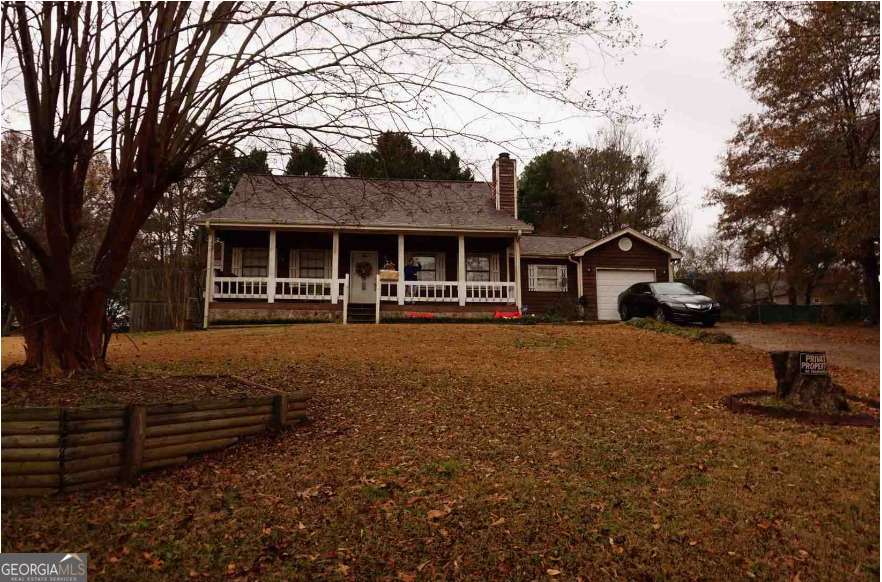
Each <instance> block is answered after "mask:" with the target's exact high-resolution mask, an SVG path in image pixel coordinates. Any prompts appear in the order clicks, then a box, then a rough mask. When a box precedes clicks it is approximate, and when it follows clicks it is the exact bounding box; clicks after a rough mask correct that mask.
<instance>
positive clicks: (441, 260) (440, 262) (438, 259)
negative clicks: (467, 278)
mask: <svg viewBox="0 0 882 582" xmlns="http://www.w3.org/2000/svg"><path fill="white" fill-rule="evenodd" d="M435 280H436V281H446V280H447V257H446V255H445V254H444V253H435Z"/></svg>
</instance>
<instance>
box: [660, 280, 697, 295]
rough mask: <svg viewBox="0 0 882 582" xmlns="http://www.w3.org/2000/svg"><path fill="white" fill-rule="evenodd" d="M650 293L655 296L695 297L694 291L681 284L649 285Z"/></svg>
mask: <svg viewBox="0 0 882 582" xmlns="http://www.w3.org/2000/svg"><path fill="white" fill-rule="evenodd" d="M649 286H650V287H651V288H652V292H653V293H655V294H657V295H695V294H696V293H695V290H694V289H692V287H690V286H689V285H684V284H683V283H650V285H649Z"/></svg>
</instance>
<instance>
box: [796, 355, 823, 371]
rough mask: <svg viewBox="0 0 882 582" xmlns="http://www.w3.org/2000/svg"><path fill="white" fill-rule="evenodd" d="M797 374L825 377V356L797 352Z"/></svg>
mask: <svg viewBox="0 0 882 582" xmlns="http://www.w3.org/2000/svg"><path fill="white" fill-rule="evenodd" d="M799 373H800V374H805V375H807V376H826V375H827V354H826V353H824V352H799Z"/></svg>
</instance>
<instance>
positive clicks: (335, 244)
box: [331, 230, 340, 305]
mask: <svg viewBox="0 0 882 582" xmlns="http://www.w3.org/2000/svg"><path fill="white" fill-rule="evenodd" d="M332 236H333V238H332V239H331V303H333V304H334V305H336V304H337V301H338V300H339V298H340V282H339V281H338V280H337V278H338V277H340V231H338V230H335V231H334V234H333V235H332Z"/></svg>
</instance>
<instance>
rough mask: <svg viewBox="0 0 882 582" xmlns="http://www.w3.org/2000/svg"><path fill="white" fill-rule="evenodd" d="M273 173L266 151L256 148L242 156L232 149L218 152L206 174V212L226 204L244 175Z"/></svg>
mask: <svg viewBox="0 0 882 582" xmlns="http://www.w3.org/2000/svg"><path fill="white" fill-rule="evenodd" d="M271 173H272V172H271V171H270V167H269V164H268V163H267V151H266V150H263V149H258V148H255V149H252V150H251V151H250V152H248V153H247V154H244V155H241V156H240V155H238V154H236V152H235V151H234V150H233V149H230V148H225V149H222V150H220V151H218V152H217V154H215V156H214V159H213V160H212V161H211V163H210V164H209V165H208V167H207V169H206V172H205V195H206V201H205V204H206V210H215V209H217V208H220V207H222V206H223V205H224V204H226V203H227V200H229V199H230V196H232V195H233V190H234V189H235V188H236V184H238V183H239V180H240V179H241V178H242V176H243V175H245V174H271Z"/></svg>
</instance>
